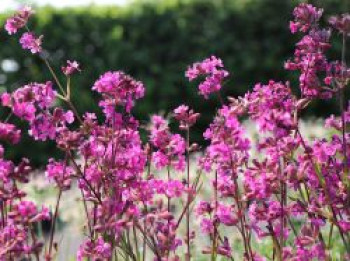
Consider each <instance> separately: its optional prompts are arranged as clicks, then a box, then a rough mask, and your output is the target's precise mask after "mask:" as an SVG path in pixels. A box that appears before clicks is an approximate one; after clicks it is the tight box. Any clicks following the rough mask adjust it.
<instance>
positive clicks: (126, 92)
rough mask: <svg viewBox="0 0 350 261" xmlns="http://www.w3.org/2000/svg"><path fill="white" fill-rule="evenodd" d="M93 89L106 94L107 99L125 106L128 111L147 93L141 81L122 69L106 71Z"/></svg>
mask: <svg viewBox="0 0 350 261" xmlns="http://www.w3.org/2000/svg"><path fill="white" fill-rule="evenodd" d="M92 89H93V90H95V91H97V92H99V93H101V94H103V95H106V97H108V99H106V100H110V101H111V102H112V103H113V104H115V105H122V106H125V109H126V111H127V112H130V110H131V108H132V107H133V105H134V100H137V99H140V98H142V97H143V96H144V93H145V88H144V86H143V84H142V83H141V82H139V81H136V80H134V79H133V78H132V77H130V76H129V75H126V74H125V73H123V72H121V71H116V72H106V73H105V74H103V75H102V76H101V77H100V79H99V80H97V81H96V82H95V84H94V86H93V87H92Z"/></svg>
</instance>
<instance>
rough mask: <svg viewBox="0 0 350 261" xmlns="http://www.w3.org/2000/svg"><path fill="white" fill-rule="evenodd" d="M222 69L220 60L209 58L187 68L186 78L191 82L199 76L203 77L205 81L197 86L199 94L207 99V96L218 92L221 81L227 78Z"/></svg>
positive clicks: (226, 73) (213, 57) (225, 72)
mask: <svg viewBox="0 0 350 261" xmlns="http://www.w3.org/2000/svg"><path fill="white" fill-rule="evenodd" d="M223 67H224V65H223V63H222V61H221V60H220V59H218V58H216V57H215V56H211V57H210V58H207V59H205V60H203V61H202V62H198V63H194V64H193V65H192V66H191V67H189V68H188V69H187V71H186V77H187V78H188V79H189V80H190V81H192V80H194V79H196V78H198V77H199V76H205V80H204V81H203V82H202V83H200V85H199V93H200V94H201V95H203V96H204V98H206V99H207V98H208V96H209V94H211V93H214V92H218V91H220V89H221V86H222V82H223V80H224V79H225V78H226V77H227V76H228V72H227V71H226V70H224V69H221V68H223Z"/></svg>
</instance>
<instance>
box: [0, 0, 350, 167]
mask: <svg viewBox="0 0 350 261" xmlns="http://www.w3.org/2000/svg"><path fill="white" fill-rule="evenodd" d="M309 2H311V1H309ZM312 2H313V4H315V5H317V6H318V7H322V8H324V9H325V16H324V18H325V21H324V22H326V19H327V18H328V17H329V16H330V15H332V14H336V13H344V12H347V11H349V10H350V1H348V0H319V1H312ZM26 3H30V4H32V5H33V6H34V7H35V9H36V15H35V16H34V18H33V19H32V20H31V22H30V27H31V28H34V29H35V31H36V33H37V34H43V35H44V48H45V51H46V52H47V54H48V55H49V59H50V61H51V63H52V64H53V66H54V67H55V68H56V69H57V70H59V68H60V67H61V65H62V64H63V63H64V62H65V61H66V60H67V59H70V60H77V61H78V62H80V63H81V66H82V69H83V70H82V72H81V73H80V74H78V75H76V76H75V77H74V79H73V86H74V87H73V101H74V103H75V104H76V105H77V107H78V110H79V111H80V112H84V111H98V112H99V111H100V110H99V109H98V107H97V102H96V101H97V98H98V97H97V95H96V94H94V93H93V92H92V91H91V86H92V85H93V83H94V81H95V80H96V79H98V77H99V75H100V74H102V73H103V72H105V71H108V70H124V71H125V72H127V73H128V74H131V75H132V76H133V77H135V78H136V79H138V80H141V81H143V82H144V83H145V85H146V87H147V92H146V96H145V98H144V99H143V100H140V101H139V102H138V104H137V106H136V107H135V110H134V112H135V114H136V116H137V117H138V119H140V121H141V123H142V124H146V123H147V121H148V120H149V116H150V114H153V113H160V112H161V113H168V112H170V111H171V110H172V109H173V108H175V107H176V106H178V105H179V104H182V103H188V104H190V106H191V107H193V108H194V109H195V110H196V111H198V112H201V113H202V117H201V119H200V121H199V124H197V126H196V127H195V129H194V130H193V131H194V132H193V135H192V136H193V138H194V139H195V140H196V141H198V140H200V139H201V137H202V132H203V131H204V130H205V128H206V126H207V125H208V124H209V123H210V121H211V119H212V116H213V114H214V111H215V109H216V108H217V107H218V101H217V100H216V99H215V97H213V98H211V99H209V100H203V99H202V98H201V97H199V96H198V95H197V86H196V84H195V83H188V82H187V80H186V79H185V77H184V72H185V70H186V68H187V66H188V65H189V64H191V63H193V62H195V61H198V60H202V59H204V58H206V57H208V56H210V55H216V56H218V57H220V58H222V59H223V61H224V64H225V67H226V69H227V70H229V71H230V73H231V77H230V79H229V81H228V82H227V83H226V85H225V87H224V90H223V92H224V93H225V95H230V96H239V95H243V94H244V93H245V92H247V91H248V90H251V89H252V88H253V86H254V84H255V83H257V82H263V83H264V82H267V81H268V80H269V79H271V78H273V79H275V80H280V81H285V80H290V81H291V83H292V86H293V88H294V89H295V91H296V93H297V79H298V75H297V74H295V73H290V72H286V71H284V69H283V63H284V61H285V60H286V59H288V58H289V57H291V56H292V55H293V46H294V44H295V43H296V41H297V40H298V39H299V37H300V36H298V35H291V34H290V32H289V29H288V25H289V20H290V19H291V13H292V10H293V8H294V6H295V5H296V4H297V3H298V1H294V0H148V1H130V0H129V1H128V0H95V1H91V0H74V1H72V0H60V1H50V0H37V1H14V0H0V24H1V26H2V27H3V25H4V22H5V19H6V17H8V16H9V15H10V14H12V12H13V10H14V9H15V8H16V7H17V6H18V5H20V4H26ZM333 37H334V38H335V39H336V38H339V37H338V36H337V35H334V36H333ZM338 40H339V39H337V40H336V41H335V45H334V48H333V49H332V51H331V52H330V53H329V55H330V57H333V58H337V57H339V56H340V41H338ZM0 44H1V48H0V88H1V91H5V90H8V91H12V90H14V89H16V88H18V87H19V86H22V85H24V84H26V83H28V82H31V81H37V82H40V81H46V80H48V79H50V75H49V72H48V70H47V69H46V67H45V66H44V64H43V63H42V62H41V60H40V59H39V58H38V57H35V56H32V55H30V54H29V53H28V52H26V51H22V50H21V48H20V45H19V43H18V35H15V36H11V37H10V36H9V35H7V33H6V32H5V31H4V30H3V29H1V30H0ZM337 108H338V106H337V104H336V101H333V102H326V101H325V102H321V103H320V102H318V103H313V104H312V106H311V108H310V109H309V110H308V111H307V112H305V115H303V116H304V117H312V118H317V117H320V116H326V115H329V114H331V113H337V112H338V109H337ZM1 113H2V114H4V112H1ZM21 124H22V123H21ZM22 126H23V125H22ZM24 136H25V137H24V138H23V139H22V142H21V143H20V144H19V145H18V146H15V147H11V148H8V150H7V153H8V154H9V155H7V156H9V157H11V158H15V159H19V158H21V157H23V156H26V157H29V158H31V159H32V163H33V164H34V165H35V166H42V164H43V163H45V162H46V161H47V158H48V157H52V156H59V152H57V151H56V150H55V149H54V146H53V145H52V144H50V143H46V144H42V143H36V142H34V141H32V140H31V139H29V138H28V137H26V134H25V135H24ZM28 148H30V149H28Z"/></svg>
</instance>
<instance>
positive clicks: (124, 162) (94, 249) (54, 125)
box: [0, 3, 350, 261]
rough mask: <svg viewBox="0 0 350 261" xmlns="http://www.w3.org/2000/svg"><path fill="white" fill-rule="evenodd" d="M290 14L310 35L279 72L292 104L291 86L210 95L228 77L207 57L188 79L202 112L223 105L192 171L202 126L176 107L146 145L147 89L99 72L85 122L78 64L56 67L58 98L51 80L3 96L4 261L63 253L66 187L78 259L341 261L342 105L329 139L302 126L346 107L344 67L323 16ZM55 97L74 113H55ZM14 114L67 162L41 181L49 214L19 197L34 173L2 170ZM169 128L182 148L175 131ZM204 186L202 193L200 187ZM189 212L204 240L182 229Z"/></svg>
mask: <svg viewBox="0 0 350 261" xmlns="http://www.w3.org/2000/svg"><path fill="white" fill-rule="evenodd" d="M31 14H32V11H31V9H30V8H24V9H21V10H20V11H19V12H18V13H16V14H15V15H14V16H13V17H11V18H9V19H8V21H7V23H6V26H5V27H6V30H7V31H8V32H9V34H13V33H16V32H17V31H18V30H19V29H20V28H22V27H25V26H26V24H27V21H28V19H29V17H30V16H31ZM293 14H294V20H293V21H292V22H291V23H290V29H291V31H292V33H296V32H301V33H303V34H304V36H303V37H302V39H301V40H300V41H299V42H298V43H297V44H296V50H295V53H294V57H293V58H292V59H290V60H289V61H287V62H286V64H285V68H286V69H287V70H292V71H298V72H300V77H299V88H300V91H301V92H300V93H301V97H299V96H298V95H295V94H293V92H292V90H293V88H292V87H291V86H290V83H289V82H279V81H275V80H270V81H269V82H267V83H266V84H262V83H258V84H256V85H255V86H254V88H253V89H252V90H251V91H250V92H248V93H247V94H246V95H244V96H243V97H239V98H232V97H228V99H227V100H228V102H227V103H225V100H224V99H222V98H221V95H220V93H218V92H219V91H220V90H221V88H222V85H223V82H224V80H225V79H226V78H227V77H228V72H227V71H226V70H224V69H223V62H222V61H221V60H220V59H218V58H216V57H214V56H212V57H210V58H207V59H205V60H203V61H202V62H199V63H195V64H193V65H192V66H190V67H189V68H188V70H187V71H186V77H187V78H188V79H189V80H190V81H192V80H194V79H197V78H199V77H201V76H203V77H204V81H203V82H202V83H200V85H199V94H200V95H202V96H204V98H205V99H208V98H209V96H210V94H212V93H215V92H217V93H218V95H219V97H220V102H221V107H220V108H219V109H218V111H217V114H216V115H215V117H214V120H213V122H212V123H211V124H210V126H209V127H208V128H207V130H206V131H205V133H204V139H205V140H206V142H207V144H208V145H207V146H206V147H205V148H204V149H203V154H202V155H201V156H200V157H199V161H198V163H197V165H196V163H194V161H193V160H192V158H190V156H192V154H191V153H192V152H194V151H195V150H196V149H198V145H195V144H191V140H190V137H191V136H190V131H191V130H192V129H193V128H194V124H195V123H196V121H197V120H198V118H199V113H195V112H194V111H193V110H192V109H190V108H189V106H187V105H180V106H179V107H177V108H176V109H174V110H173V113H172V114H170V116H171V117H169V120H167V119H168V118H167V117H163V116H159V115H153V116H152V117H151V122H150V125H149V128H148V129H147V130H148V131H149V132H148V137H145V140H146V142H145V143H144V142H143V141H142V139H141V137H142V136H144V135H143V133H142V127H143V125H141V126H140V124H139V122H138V120H137V119H135V118H134V117H133V115H132V113H131V109H132V108H133V106H134V105H135V102H136V100H138V99H140V98H142V97H143V96H144V92H145V89H144V86H143V84H142V83H141V82H138V81H136V80H134V79H133V78H132V77H131V76H129V75H126V74H125V73H123V72H121V71H111V72H106V73H105V74H103V75H102V76H101V77H100V78H99V79H98V80H97V81H96V82H95V84H94V86H93V87H92V89H93V90H94V91H97V92H98V93H100V94H101V95H102V99H101V100H100V102H99V105H100V107H102V110H103V113H104V117H105V118H104V120H100V119H98V118H97V116H96V114H95V113H91V112H86V113H85V114H83V116H80V115H79V112H78V111H77V109H76V108H75V107H74V104H73V102H72V101H71V100H70V88H71V86H70V84H71V82H70V76H71V75H72V74H74V73H76V72H77V71H80V68H79V64H78V63H77V62H76V61H69V60H68V61H67V64H66V65H65V66H63V67H62V68H61V70H62V72H63V74H64V75H66V77H64V78H65V80H66V81H67V89H66V90H64V88H63V87H62V86H63V85H62V84H61V83H60V82H59V80H58V79H57V78H56V76H55V73H53V76H54V79H55V81H56V84H57V85H58V87H59V89H60V92H59V93H57V92H56V90H55V89H54V88H55V86H54V85H53V84H52V83H51V82H46V83H31V84H27V85H25V86H23V87H21V88H18V89H17V90H15V91H14V92H12V93H7V92H5V93H2V95H1V104H2V106H3V107H6V108H7V109H6V110H10V111H11V112H10V114H9V116H8V117H6V119H4V120H3V121H2V122H0V140H1V142H4V143H5V144H6V145H4V146H2V145H1V144H0V260H1V261H2V260H10V261H12V260H24V259H28V260H29V259H33V258H34V257H35V258H36V259H37V260H39V258H40V257H41V256H44V257H45V259H46V260H52V259H53V258H54V256H55V255H56V254H57V253H55V252H54V251H56V249H58V250H60V248H59V247H58V248H56V247H55V239H54V235H55V225H54V224H55V223H56V222H57V219H58V217H59V215H60V200H61V196H62V193H64V192H65V191H66V190H68V189H70V188H71V187H73V186H74V185H76V186H77V189H79V190H80V192H81V200H82V202H83V205H84V210H85V213H84V216H86V222H85V225H84V234H85V235H86V239H85V241H84V242H82V244H81V246H80V248H79V251H78V253H77V260H85V259H89V260H96V261H97V260H110V259H113V258H118V257H120V258H123V259H128V260H129V259H130V260H141V254H142V256H143V260H151V259H152V258H153V260H154V261H179V260H186V261H189V260H196V259H197V255H201V254H203V255H210V256H211V260H218V256H223V257H225V258H228V259H232V260H233V259H235V260H236V259H237V260H247V261H258V260H259V261H260V260H269V259H273V260H278V261H281V260H290V261H294V260H331V259H337V258H338V257H344V258H345V259H344V260H347V259H349V257H350V241H349V233H350V211H349V198H350V194H349V193H350V192H349V191H350V181H349V180H350V176H349V169H350V160H349V159H350V134H349V133H348V126H349V124H350V103H349V105H348V107H347V108H346V109H345V108H344V109H343V108H341V113H340V115H331V116H330V117H329V118H327V119H326V120H325V126H324V127H325V129H326V130H327V131H328V132H329V135H328V134H327V135H325V136H324V137H321V138H314V137H312V138H310V139H306V138H305V137H304V136H303V133H302V131H301V127H300V124H299V115H300V114H301V113H302V111H303V110H304V109H305V108H307V107H308V105H309V104H310V102H311V101H312V100H313V99H324V98H327V99H331V98H333V96H334V95H333V94H334V93H338V94H339V95H338V96H339V97H338V99H340V101H343V100H344V99H343V98H344V97H342V95H343V90H344V89H345V87H346V86H347V85H348V83H349V81H350V70H349V69H348V68H347V66H346V63H345V60H344V59H342V61H331V60H329V59H328V58H327V56H326V50H328V49H329V48H331V44H330V39H331V38H330V30H329V29H323V28H321V27H320V25H319V21H320V19H321V18H322V10H321V9H317V8H316V7H314V6H312V5H310V4H305V3H302V4H300V5H298V6H297V7H296V8H295V9H294V12H293ZM330 24H331V25H332V26H333V27H334V28H335V29H336V30H337V31H338V32H339V33H340V34H341V35H342V37H344V38H343V39H346V38H345V37H347V35H349V15H348V14H343V15H341V16H336V17H333V18H331V19H330ZM28 30H29V29H28ZM20 42H21V44H22V46H23V48H24V49H29V50H30V51H31V52H32V53H40V52H41V51H42V49H41V37H39V38H36V37H35V35H34V32H27V33H24V34H23V36H22V38H21V40H20ZM49 69H50V72H52V71H51V70H53V69H52V67H50V66H49ZM56 98H57V99H61V101H62V102H64V105H62V106H68V107H69V109H64V108H63V107H60V106H59V103H58V102H57V101H58V100H56ZM12 114H13V115H14V116H16V117H18V118H19V119H21V120H24V121H26V122H27V123H28V124H29V127H28V129H29V134H30V135H31V136H32V137H33V139H35V140H37V141H45V140H50V141H51V142H52V143H54V144H55V145H56V147H57V149H59V150H61V151H62V153H63V155H64V159H59V160H54V159H50V160H49V162H48V163H47V166H46V177H47V179H48V180H49V181H50V182H52V183H54V184H55V185H56V186H55V187H56V189H57V191H58V197H57V202H56V207H55V208H54V211H53V213H52V214H51V213H50V212H49V210H48V208H47V207H45V206H43V207H39V206H37V205H36V204H35V203H34V202H32V201H29V200H28V199H27V198H26V193H24V192H23V191H22V190H21V187H22V185H21V184H22V183H27V182H29V181H30V177H31V175H30V173H31V170H32V169H31V167H30V165H29V161H28V160H27V159H22V161H20V162H19V163H15V162H13V161H11V160H10V159H8V158H6V155H7V153H5V152H6V151H5V148H8V144H10V146H12V145H14V144H17V143H19V142H20V136H21V131H20V130H19V129H18V128H17V127H16V126H15V125H14V124H13V123H10V122H9V121H10V120H12V117H11V116H12ZM245 118H248V119H249V120H250V121H249V122H250V124H252V125H251V126H253V127H256V129H257V131H258V134H257V135H256V137H255V136H253V135H248V134H249V133H248V132H249V131H251V129H252V127H251V126H249V125H248V127H246V123H245V122H243V123H242V121H241V120H242V119H245ZM75 119H77V123H76V124H72V123H73V122H74V120H75ZM172 121H177V123H179V124H178V126H179V129H180V131H181V132H183V131H184V134H185V135H184V136H186V138H184V137H183V136H182V135H183V134H180V133H174V132H173V131H172V128H171V126H172ZM190 162H191V164H190ZM194 165H196V169H195V168H194V167H193V166H194ZM194 170H196V171H194ZM192 172H193V173H192ZM195 172H196V173H195ZM203 172H205V173H207V177H203V176H204V175H205V174H204V173H203ZM194 173H195V174H196V175H194ZM174 174H175V175H174ZM207 179H209V180H210V181H209V182H208V184H209V186H202V185H203V183H204V182H206V181H207ZM202 187H205V188H204V192H202V191H200V189H202ZM208 190H209V191H208ZM196 199H198V200H197V201H196V202H195V200H196ZM194 202H195V203H194ZM192 211H194V212H195V215H196V220H198V223H199V228H198V230H200V231H196V230H195V229H193V228H192V227H190V225H193V224H194V222H193V221H192V220H190V214H191V212H192ZM50 217H52V219H53V220H52V224H53V226H52V229H51V233H50V238H49V240H46V238H45V240H44V241H45V242H47V243H46V244H47V245H46V246H45V247H43V246H44V245H43V244H44V243H43V240H42V239H40V238H38V235H37V233H36V228H37V227H38V226H40V222H41V221H43V220H47V219H49V218H50ZM184 220H186V221H184ZM196 220H194V221H196ZM190 221H191V222H190ZM183 226H186V235H185V236H184V235H183V232H182V230H183ZM198 232H199V233H203V234H204V235H205V236H206V237H207V238H208V240H207V241H205V244H206V245H205V246H204V247H203V248H202V247H199V246H198V245H197V244H198V241H199V240H198V237H196V235H198V234H199V233H198ZM232 235H234V236H232ZM236 237H240V240H237V239H236ZM261 241H262V242H263V243H264V244H260V242H261ZM266 242H272V243H271V246H270V247H269V248H267V249H271V251H270V252H269V251H266V250H265V249H264V250H263V251H261V246H260V245H263V247H264V248H265V243H266ZM237 244H242V247H240V248H239V247H238V248H236V245H237ZM184 245H185V247H184ZM192 245H194V247H191V246H192ZM334 246H336V247H334ZM185 248H186V250H185V251H184V249H185ZM43 249H45V253H43V251H42V250H43ZM241 249H243V250H241ZM63 251H64V250H63ZM140 251H143V253H141V252H140ZM338 252H339V253H338ZM200 253H201V254H200ZM236 257H237V258H236Z"/></svg>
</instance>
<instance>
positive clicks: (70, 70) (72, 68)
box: [62, 60, 81, 76]
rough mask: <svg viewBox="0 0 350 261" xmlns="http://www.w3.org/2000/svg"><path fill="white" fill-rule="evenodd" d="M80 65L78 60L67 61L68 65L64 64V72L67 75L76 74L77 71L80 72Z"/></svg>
mask: <svg viewBox="0 0 350 261" xmlns="http://www.w3.org/2000/svg"><path fill="white" fill-rule="evenodd" d="M80 71H81V70H80V65H79V63H78V62H77V61H69V60H68V61H67V65H66V66H62V72H63V73H64V74H65V75H67V76H70V75H72V74H74V73H75V72H80Z"/></svg>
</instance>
